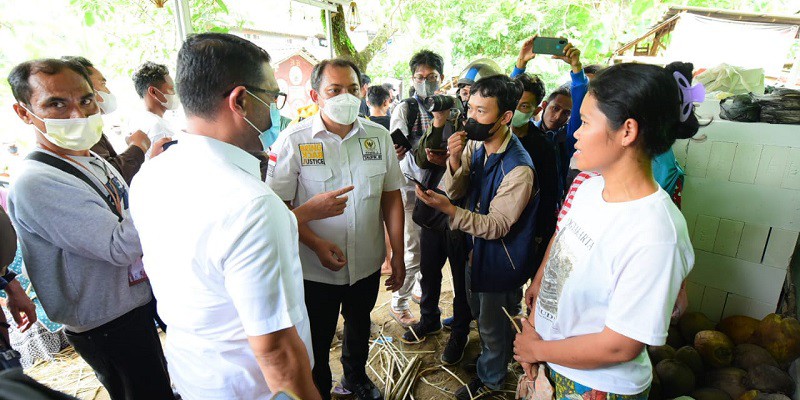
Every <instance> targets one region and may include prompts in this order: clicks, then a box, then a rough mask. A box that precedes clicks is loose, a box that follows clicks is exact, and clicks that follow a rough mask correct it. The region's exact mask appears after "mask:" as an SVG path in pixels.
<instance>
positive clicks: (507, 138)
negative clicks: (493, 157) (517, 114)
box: [497, 128, 514, 154]
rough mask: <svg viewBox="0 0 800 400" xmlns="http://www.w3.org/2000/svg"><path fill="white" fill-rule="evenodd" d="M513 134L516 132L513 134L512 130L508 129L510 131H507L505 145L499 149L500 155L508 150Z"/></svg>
mask: <svg viewBox="0 0 800 400" xmlns="http://www.w3.org/2000/svg"><path fill="white" fill-rule="evenodd" d="M513 134H514V132H511V128H508V130H506V138H505V139H503V144H501V145H500V148H499V149H497V153H498V154H499V153H505V152H506V149H507V148H508V143H509V142H511V135H513Z"/></svg>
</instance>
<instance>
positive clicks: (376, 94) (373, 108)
mask: <svg viewBox="0 0 800 400" xmlns="http://www.w3.org/2000/svg"><path fill="white" fill-rule="evenodd" d="M391 100H392V99H391V94H390V93H389V91H388V90H386V88H385V87H384V86H382V85H377V86H370V87H369V89H367V105H368V106H369V118H368V119H369V120H370V121H372V122H375V123H377V124H379V125H381V126H383V127H384V128H386V130H389V122H390V121H391V117H390V116H389V115H388V114H387V112H388V111H389V105H390V104H391Z"/></svg>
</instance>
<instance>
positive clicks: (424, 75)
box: [389, 50, 444, 329]
mask: <svg viewBox="0 0 800 400" xmlns="http://www.w3.org/2000/svg"><path fill="white" fill-rule="evenodd" d="M408 65H409V68H410V69H411V74H412V78H411V82H412V84H413V87H414V91H415V94H414V96H413V97H410V98H407V99H405V100H403V101H402V102H400V103H398V104H397V106H396V107H395V108H394V110H393V111H392V118H391V122H390V125H389V128H390V129H389V132H392V134H393V137H397V136H398V135H402V136H405V137H406V138H407V139H408V142H409V143H407V144H410V145H411V147H405V146H401V145H397V144H395V151H396V152H397V159H398V160H400V169H401V170H402V171H403V174H405V175H406V176H411V177H413V178H414V179H416V180H418V181H421V182H423V181H425V179H426V176H425V175H427V173H426V172H424V171H423V170H422V168H420V166H419V165H418V164H417V160H416V159H415V157H413V156H409V155H408V154H407V153H408V152H409V151H410V150H412V149H417V148H418V143H419V139H420V138H421V137H422V136H423V135H424V134H425V132H426V131H427V130H428V129H429V128H430V126H431V122H432V121H433V114H432V113H431V112H430V111H428V108H427V107H426V106H425V101H426V100H428V99H429V98H431V97H433V96H434V94H435V93H436V92H437V91H438V90H439V85H440V84H441V83H442V80H443V79H444V59H442V56H440V55H438V54H436V53H434V52H432V51H429V50H422V51H420V52H418V53H416V54H414V56H413V57H411V61H410V62H409V63H408ZM400 192H401V193H402V195H403V206H404V208H405V215H406V217H405V233H404V237H405V264H406V279H405V283H404V284H403V287H402V288H401V289H400V290H399V291H397V292H395V293H394V294H393V296H392V307H391V309H390V310H389V312H390V313H391V316H392V318H394V319H395V320H396V321H397V322H398V323H400V324H401V325H403V326H404V327H408V326H412V325H414V324H416V323H417V322H418V321H417V319H416V318H414V315H413V314H411V310H410V309H409V305H408V299H409V297H411V295H412V290H413V289H414V288H415V286H416V285H417V280H418V279H419V276H418V275H419V270H420V254H421V249H420V234H421V231H420V226H419V225H417V224H416V223H414V221H413V218H412V217H413V215H412V214H413V211H414V204H415V202H416V196H415V195H414V183H412V182H411V181H410V180H407V181H406V185H405V186H404V187H403V188H402V189H401V190H400ZM440 329H441V328H440Z"/></svg>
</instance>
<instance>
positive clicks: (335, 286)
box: [267, 59, 405, 400]
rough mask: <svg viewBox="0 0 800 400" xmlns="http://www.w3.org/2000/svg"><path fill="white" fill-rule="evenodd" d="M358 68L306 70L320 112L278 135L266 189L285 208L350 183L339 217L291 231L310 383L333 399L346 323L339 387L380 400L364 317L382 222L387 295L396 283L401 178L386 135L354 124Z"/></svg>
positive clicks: (327, 64) (399, 275)
mask: <svg viewBox="0 0 800 400" xmlns="http://www.w3.org/2000/svg"><path fill="white" fill-rule="evenodd" d="M360 75H361V74H360V71H359V70H358V67H357V66H356V65H355V64H353V63H352V62H351V61H347V60H341V59H333V60H325V61H322V62H321V63H319V64H317V65H316V66H315V67H314V70H313V71H312V73H311V88H312V90H311V99H312V100H314V102H315V103H316V104H317V105H318V106H319V108H320V113H319V114H317V115H315V116H314V117H312V118H309V119H306V120H303V121H301V122H300V123H299V124H297V125H294V126H291V127H289V128H287V129H286V130H285V131H284V132H282V133H281V136H280V137H279V138H278V141H277V142H276V143H275V145H274V146H273V147H272V152H271V153H270V169H269V171H268V173H267V183H268V184H269V185H270V187H271V188H272V190H274V191H275V193H276V194H277V195H278V196H279V197H280V198H281V199H283V200H284V201H285V202H286V203H287V205H289V206H290V207H298V206H301V205H303V204H304V203H305V202H307V201H308V200H309V199H310V198H311V197H312V196H313V195H315V194H317V193H321V192H324V191H326V190H331V189H335V188H338V187H341V186H347V185H353V186H354V187H355V189H354V190H353V193H352V196H350V199H348V201H347V208H346V209H345V212H344V214H342V215H339V216H336V217H332V218H327V219H322V220H317V221H311V222H308V223H305V224H301V225H300V227H299V234H300V242H301V243H302V245H301V246H300V262H301V264H302V266H303V279H304V281H305V282H304V284H305V300H306V307H307V309H308V316H309V321H310V322H311V342H312V346H313V348H314V369H313V371H312V373H313V376H314V383H315V384H316V385H317V388H318V389H319V391H320V393H321V394H322V396H323V399H330V396H331V370H330V364H329V357H330V346H331V340H332V339H333V335H334V333H335V331H336V323H337V320H338V318H339V313H340V308H341V314H342V315H343V316H344V320H345V323H344V339H343V342H344V343H343V346H342V358H341V361H342V367H343V370H344V378H343V379H342V380H341V382H342V386H343V387H344V388H345V389H347V390H349V391H351V392H353V393H354V394H355V395H356V397H357V398H358V399H370V400H373V399H382V397H381V394H380V391H379V390H378V389H377V388H376V387H375V385H374V384H373V382H372V381H370V379H369V378H368V377H367V374H366V370H365V367H366V362H367V356H368V353H369V337H370V312H371V311H372V308H373V307H374V306H375V301H376V300H377V297H378V290H379V286H380V267H381V264H382V263H383V261H384V257H385V243H384V234H383V232H384V226H383V225H384V224H383V222H385V224H386V230H387V232H388V234H389V239H390V240H389V241H390V243H391V247H392V258H391V266H392V275H391V276H390V277H389V278H388V279H387V280H386V286H387V290H391V291H397V290H398V289H400V287H401V286H402V285H403V281H404V275H405V265H404V263H403V251H402V249H403V219H404V215H403V204H402V200H401V197H400V190H399V189H400V188H401V187H402V186H403V184H404V181H403V176H402V175H401V172H400V165H399V164H398V161H397V157H396V156H395V151H394V146H393V144H392V139H391V137H390V136H389V132H388V131H387V130H386V128H384V127H382V126H380V125H378V124H376V123H374V122H371V121H368V120H365V119H363V118H358V109H359V105H360V104H361V100H360V99H359V98H358V96H359V95H360V92H361V87H360V84H359V77H360Z"/></svg>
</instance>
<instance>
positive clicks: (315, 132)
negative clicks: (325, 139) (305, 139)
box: [311, 111, 364, 141]
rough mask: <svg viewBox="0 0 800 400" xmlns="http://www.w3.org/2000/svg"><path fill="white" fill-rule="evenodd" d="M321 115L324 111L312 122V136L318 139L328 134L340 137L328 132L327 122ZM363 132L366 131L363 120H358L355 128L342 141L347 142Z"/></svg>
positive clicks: (315, 116) (354, 124)
mask: <svg viewBox="0 0 800 400" xmlns="http://www.w3.org/2000/svg"><path fill="white" fill-rule="evenodd" d="M321 114H322V111H320V112H319V113H317V114H316V115H314V117H313V119H312V121H311V136H313V137H318V136H319V135H323V134H328V135H333V136H336V137H339V135H337V134H335V133H331V132H330V131H329V130H328V128H327V127H325V122H324V121H322V115H321ZM363 131H364V126H363V125H361V120H360V119H359V118H356V121H355V122H353V128H352V129H350V132H348V133H347V135H345V136H344V138H343V139H342V141H345V140H347V139H349V138H351V137H353V136H355V135H357V134H358V133H360V132H363Z"/></svg>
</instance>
